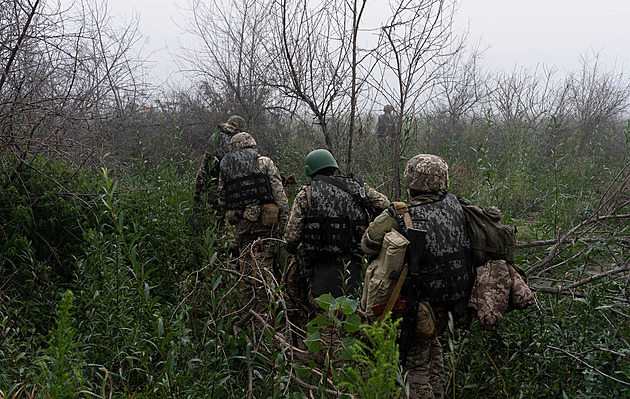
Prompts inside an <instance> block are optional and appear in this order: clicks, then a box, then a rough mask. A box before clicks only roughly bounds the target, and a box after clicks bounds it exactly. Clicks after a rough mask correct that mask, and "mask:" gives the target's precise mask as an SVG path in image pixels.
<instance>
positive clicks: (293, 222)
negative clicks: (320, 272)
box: [283, 188, 308, 254]
mask: <svg viewBox="0 0 630 399" xmlns="http://www.w3.org/2000/svg"><path fill="white" fill-rule="evenodd" d="M307 213H308V200H307V194H306V188H303V189H302V190H300V192H298V193H297V195H296V196H295V200H294V201H293V207H292V208H291V213H290V214H289V220H288V222H287V226H286V228H285V230H284V237H283V238H284V241H286V243H287V251H288V252H289V253H292V254H295V253H296V252H297V248H298V246H299V245H300V242H301V241H302V231H303V229H304V218H305V217H306V215H307Z"/></svg>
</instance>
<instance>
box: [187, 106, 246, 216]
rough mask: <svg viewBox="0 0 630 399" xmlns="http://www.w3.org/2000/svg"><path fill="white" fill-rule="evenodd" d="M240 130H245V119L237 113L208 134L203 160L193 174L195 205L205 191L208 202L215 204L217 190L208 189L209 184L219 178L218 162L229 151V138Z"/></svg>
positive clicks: (200, 201) (198, 202) (200, 202)
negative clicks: (195, 173)
mask: <svg viewBox="0 0 630 399" xmlns="http://www.w3.org/2000/svg"><path fill="white" fill-rule="evenodd" d="M242 131H245V120H244V119H243V118H241V117H240V116H238V115H232V116H230V117H229V118H228V120H227V121H226V122H225V123H221V124H219V126H218V130H217V131H216V132H215V133H213V134H212V136H210V139H209V140H208V146H207V149H206V152H205V154H204V155H203V161H202V162H201V165H200V166H199V169H198V170H197V175H196V176H195V193H194V195H193V199H194V201H195V205H197V206H199V205H201V204H202V196H203V195H204V194H205V193H206V192H207V198H206V199H207V201H208V203H210V204H211V205H213V206H215V207H216V206H217V200H218V191H217V190H210V185H211V183H212V182H213V181H214V184H216V181H217V179H218V178H219V163H220V162H221V159H222V158H223V157H224V156H225V154H227V153H228V152H230V139H231V138H232V136H234V135H235V134H236V133H239V132H242Z"/></svg>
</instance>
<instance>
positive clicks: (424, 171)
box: [404, 154, 448, 193]
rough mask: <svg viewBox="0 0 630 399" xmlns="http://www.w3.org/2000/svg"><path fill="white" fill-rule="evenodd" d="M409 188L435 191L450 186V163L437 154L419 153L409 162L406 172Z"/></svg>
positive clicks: (406, 182) (427, 191)
mask: <svg viewBox="0 0 630 399" xmlns="http://www.w3.org/2000/svg"><path fill="white" fill-rule="evenodd" d="M404 179H405V185H406V186H407V188H409V189H412V190H416V191H419V192H423V193H434V192H438V191H442V190H446V189H447V188H448V165H447V164H446V162H444V160H443V159H442V158H440V157H438V156H436V155H431V154H418V155H416V156H415V157H413V158H411V159H410V160H409V162H407V166H406V167H405V173H404Z"/></svg>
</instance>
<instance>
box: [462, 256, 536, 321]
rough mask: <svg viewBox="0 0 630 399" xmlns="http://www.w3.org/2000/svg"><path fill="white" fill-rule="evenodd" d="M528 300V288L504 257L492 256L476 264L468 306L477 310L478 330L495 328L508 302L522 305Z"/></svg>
mask: <svg viewBox="0 0 630 399" xmlns="http://www.w3.org/2000/svg"><path fill="white" fill-rule="evenodd" d="M532 303H534V296H533V294H532V292H531V290H530V289H529V287H527V284H526V283H525V281H524V280H523V278H522V277H521V275H520V274H519V273H518V272H517V271H516V270H515V269H514V267H512V266H511V265H509V264H508V263H507V262H506V261H504V260H492V261H488V262H486V263H485V264H483V265H481V266H479V267H477V277H476V278H475V283H474V285H473V288H472V292H471V295H470V300H469V302H468V306H469V307H470V308H472V309H474V310H475V311H476V312H477V318H478V319H479V328H481V329H482V330H486V331H496V330H497V329H498V328H499V325H500V324H501V321H502V320H503V316H504V315H505V313H506V312H507V311H508V310H509V309H510V306H511V305H512V306H513V307H514V308H516V309H524V308H526V307H528V306H530V305H531V304H532Z"/></svg>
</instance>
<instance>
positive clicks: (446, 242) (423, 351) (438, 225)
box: [361, 193, 470, 399]
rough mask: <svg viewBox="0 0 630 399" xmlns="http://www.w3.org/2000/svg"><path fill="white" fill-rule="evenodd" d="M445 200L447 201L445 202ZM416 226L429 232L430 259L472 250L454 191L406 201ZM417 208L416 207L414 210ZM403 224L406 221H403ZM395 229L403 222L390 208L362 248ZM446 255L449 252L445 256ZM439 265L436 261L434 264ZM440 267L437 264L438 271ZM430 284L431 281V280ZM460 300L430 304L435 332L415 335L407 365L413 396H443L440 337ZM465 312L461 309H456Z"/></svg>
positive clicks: (373, 226)
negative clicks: (426, 335)
mask: <svg viewBox="0 0 630 399" xmlns="http://www.w3.org/2000/svg"><path fill="white" fill-rule="evenodd" d="M444 201H446V202H444ZM407 206H408V209H409V213H410V216H411V219H412V223H413V225H414V227H415V228H419V229H423V230H426V231H427V235H426V245H425V252H427V258H429V259H432V261H433V262H435V261H436V260H438V259H442V260H444V261H445V260H448V259H450V258H449V256H448V255H449V254H458V253H460V252H461V251H464V252H466V248H468V250H469V249H470V240H469V239H468V236H467V235H466V230H465V221H464V219H463V211H461V209H458V208H457V206H459V201H457V198H456V197H455V196H453V195H451V194H448V195H447V196H440V195H438V194H437V193H431V194H423V195H421V196H417V197H414V198H412V199H411V202H410V203H409V204H407ZM414 208H415V209H414ZM402 225H403V226H404V224H402ZM392 229H395V230H397V231H399V232H400V231H402V226H401V223H399V221H398V220H397V218H396V217H395V211H394V212H393V214H392V210H391V207H390V208H389V209H388V210H386V211H384V212H383V213H381V214H380V215H379V216H378V217H376V218H375V219H374V221H373V222H372V223H370V226H369V227H368V230H366V233H365V234H364V235H363V239H362V242H361V245H362V247H366V248H370V250H372V251H375V250H377V248H379V249H380V246H382V244H383V239H384V236H385V234H387V233H388V232H389V231H391V230H392ZM444 255H447V256H446V257H444ZM453 259H454V260H449V262H451V263H454V264H455V265H457V264H458V263H457V262H459V264H460V265H464V264H468V262H470V259H468V260H466V259H464V258H459V257H457V256H455V257H453ZM434 265H437V262H435V263H434ZM439 269H440V268H439V267H438V270H439ZM435 275H436V276H438V280H439V281H442V282H443V283H444V279H443V276H441V275H440V273H436V274H435ZM428 284H429V285H430V284H431V282H428ZM459 302H462V301H458V302H454V303H450V304H431V305H432V308H433V311H434V314H435V333H434V335H433V336H432V337H428V338H427V337H423V336H422V335H421V334H418V333H416V334H414V336H413V337H412V343H411V348H410V351H409V353H408V355H407V362H406V364H405V365H404V368H405V370H406V371H408V372H409V374H408V382H409V386H410V398H421V399H432V398H442V397H444V389H445V377H444V359H443V357H442V347H441V345H440V343H439V341H438V340H437V335H439V334H440V333H441V332H442V331H444V328H445V326H446V324H447V320H448V317H447V315H448V312H449V311H456V310H455V308H457V309H459V308H461V309H464V310H465V301H463V302H464V306H459V305H458V304H459ZM457 313H460V314H461V313H462V312H457Z"/></svg>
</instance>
